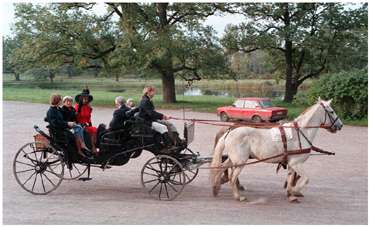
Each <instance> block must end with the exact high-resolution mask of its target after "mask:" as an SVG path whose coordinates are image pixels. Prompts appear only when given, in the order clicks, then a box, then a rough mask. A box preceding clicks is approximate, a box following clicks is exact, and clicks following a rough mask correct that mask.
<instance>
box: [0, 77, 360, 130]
mask: <svg viewBox="0 0 370 227" xmlns="http://www.w3.org/2000/svg"><path fill="white" fill-rule="evenodd" d="M3 79H4V83H3V98H4V100H12V101H24V102H33V103H45V104H47V103H48V102H49V97H50V95H51V94H52V93H59V94H61V95H62V96H65V95H70V96H73V97H74V96H75V95H77V94H78V93H80V92H81V90H82V88H83V87H84V86H85V85H86V84H87V85H88V86H89V88H90V90H91V93H92V94H93V96H94V101H93V103H92V104H93V106H106V107H112V108H113V106H114V98H115V97H116V96H119V95H121V96H123V97H124V98H129V97H130V98H133V99H134V101H135V102H136V103H138V102H139V100H140V98H141V91H142V88H143V87H144V86H145V85H154V86H156V87H157V88H158V91H159V92H160V90H161V80H159V79H154V80H137V79H124V80H121V81H120V82H116V81H114V80H113V79H109V78H91V77H78V78H72V79H66V78H65V77H64V78H62V77H60V78H56V80H55V83H53V84H51V83H50V82H47V81H45V82H37V81H36V82H35V81H31V80H28V81H27V80H23V81H20V82H16V81H14V79H13V78H11V77H9V76H8V77H6V76H5V77H4V78H3ZM238 83H239V87H243V89H256V88H257V87H258V86H261V85H263V84H268V86H281V84H280V85H276V84H274V83H275V82H274V81H272V80H242V81H239V82H238ZM176 84H177V86H178V87H182V85H183V82H181V81H176ZM271 84H272V85H271ZM195 85H196V86H197V87H200V88H204V87H207V88H211V89H214V90H217V89H227V88H229V89H230V88H231V89H232V88H234V87H235V81H232V80H225V81H221V80H202V81H199V82H196V84H195ZM234 100H235V98H234V97H223V96H211V95H202V96H183V95H177V102H176V103H174V104H166V103H163V101H162V97H161V95H160V94H157V95H156V96H155V98H154V102H155V105H156V107H157V108H159V109H182V108H183V107H184V108H185V109H186V110H192V111H200V112H210V113H215V112H216V109H217V107H220V106H225V105H230V104H231V103H232V102H233V101H234ZM273 103H274V104H275V105H276V106H282V107H285V108H287V109H288V120H292V119H294V118H295V117H297V116H298V115H299V114H300V113H302V112H303V111H304V110H305V109H306V108H307V107H306V106H300V105H296V104H289V103H285V102H283V101H281V100H277V99H275V100H273ZM344 123H345V124H349V125H356V126H367V119H361V120H344Z"/></svg>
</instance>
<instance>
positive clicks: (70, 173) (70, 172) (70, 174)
mask: <svg viewBox="0 0 370 227" xmlns="http://www.w3.org/2000/svg"><path fill="white" fill-rule="evenodd" d="M69 176H71V178H72V170H71V169H69Z"/></svg>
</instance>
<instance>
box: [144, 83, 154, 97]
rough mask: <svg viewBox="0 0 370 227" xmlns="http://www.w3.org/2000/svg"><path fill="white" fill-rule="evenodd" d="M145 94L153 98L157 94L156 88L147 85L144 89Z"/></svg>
mask: <svg viewBox="0 0 370 227" xmlns="http://www.w3.org/2000/svg"><path fill="white" fill-rule="evenodd" d="M143 95H147V96H148V97H149V98H153V97H154V95H155V88H154V87H153V86H146V87H145V88H144V90H143Z"/></svg>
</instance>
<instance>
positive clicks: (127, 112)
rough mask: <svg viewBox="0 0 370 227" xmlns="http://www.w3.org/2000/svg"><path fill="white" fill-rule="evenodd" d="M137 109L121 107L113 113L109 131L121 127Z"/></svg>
mask: <svg viewBox="0 0 370 227" xmlns="http://www.w3.org/2000/svg"><path fill="white" fill-rule="evenodd" d="M135 112H137V109H130V108H128V107H127V106H125V105H123V106H121V107H120V108H119V109H117V110H115V111H114V112H113V119H112V120H111V122H110V123H109V129H112V130H115V129H120V128H122V127H123V125H124V123H125V121H126V120H128V119H130V118H131V117H132V116H133V115H134V113H135Z"/></svg>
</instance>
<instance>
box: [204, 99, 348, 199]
mask: <svg viewBox="0 0 370 227" xmlns="http://www.w3.org/2000/svg"><path fill="white" fill-rule="evenodd" d="M330 103H331V100H330V101H324V100H321V99H320V98H319V99H318V102H317V103H316V104H315V105H313V106H311V107H309V108H308V109H307V110H306V111H304V112H303V113H302V114H301V115H300V116H298V117H297V118H296V119H295V120H294V121H295V122H296V123H297V124H298V127H299V128H300V132H299V134H300V137H298V133H297V131H296V130H295V129H294V128H292V133H291V138H290V139H288V140H287V150H288V151H291V150H299V149H300V145H299V144H300V142H299V141H301V147H302V149H307V148H311V146H312V145H311V144H310V143H312V142H313V140H314V138H315V136H316V134H317V131H318V129H319V127H320V126H321V127H323V128H326V129H327V130H328V131H330V132H332V133H335V132H336V131H337V130H340V129H341V128H342V127H343V123H342V121H341V120H340V119H339V118H338V116H337V115H336V113H335V112H334V110H333V109H332V108H331V107H330ZM284 126H288V127H294V122H290V123H286V124H284ZM312 126H317V127H312ZM272 130H274V129H273V128H271V129H264V128H252V127H239V128H236V129H234V130H232V131H230V132H229V133H227V134H224V135H223V136H222V137H221V138H220V139H219V141H218V143H217V145H216V147H215V151H214V154H213V159H212V162H211V172H210V179H211V183H212V185H213V192H214V193H213V194H214V195H215V196H216V195H217V193H218V192H219V190H220V185H221V176H222V173H223V171H224V169H222V168H217V167H220V166H221V162H222V161H221V159H222V153H223V151H224V150H226V151H227V152H228V159H227V160H226V161H225V162H224V163H222V166H231V165H236V167H233V168H231V170H232V171H230V173H229V179H230V183H231V186H232V190H233V196H234V198H235V199H237V200H239V201H244V200H246V198H245V197H243V196H240V192H239V188H238V186H237V184H236V182H237V179H238V176H239V174H240V172H241V171H242V169H243V167H244V165H243V164H245V163H246V162H247V160H248V158H249V157H253V158H256V159H258V160H261V159H266V158H269V157H273V156H276V155H279V154H282V153H284V146H283V142H282V140H281V139H280V141H276V140H272ZM275 130H276V128H275ZM285 131H287V129H285ZM305 137H306V138H307V139H306V138H305ZM308 140H309V141H308ZM308 157H309V153H302V154H296V155H289V156H287V160H286V161H287V165H288V172H289V173H288V179H287V191H288V196H289V200H290V201H291V202H298V199H297V197H296V196H299V195H300V194H301V193H300V191H301V190H302V188H303V186H305V185H306V184H307V183H308V177H307V175H306V173H305V171H304V170H303V163H304V162H305V161H306V160H307V159H308ZM283 158H284V157H283V156H280V157H277V158H274V159H270V160H267V161H266V162H268V163H280V162H282V161H284V160H283ZM294 172H296V173H297V174H298V175H299V176H300V177H299V179H298V180H297V181H296V180H295V179H294V175H293V174H292V173H294ZM295 181H296V182H295Z"/></svg>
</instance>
